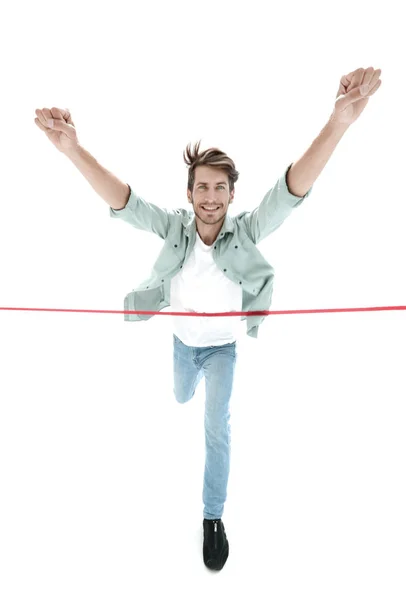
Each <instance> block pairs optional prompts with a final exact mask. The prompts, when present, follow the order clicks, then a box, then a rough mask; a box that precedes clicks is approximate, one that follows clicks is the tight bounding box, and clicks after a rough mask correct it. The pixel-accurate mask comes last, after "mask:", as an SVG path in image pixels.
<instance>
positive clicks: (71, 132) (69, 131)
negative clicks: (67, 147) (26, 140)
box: [52, 119, 75, 140]
mask: <svg viewBox="0 0 406 600" xmlns="http://www.w3.org/2000/svg"><path fill="white" fill-rule="evenodd" d="M52 130H53V131H62V132H63V133H65V134H66V135H67V136H68V138H70V139H71V140H73V139H75V128H74V127H72V125H69V124H68V123H65V121H64V119H54V123H53V127H52Z"/></svg>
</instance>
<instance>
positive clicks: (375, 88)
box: [368, 79, 382, 97]
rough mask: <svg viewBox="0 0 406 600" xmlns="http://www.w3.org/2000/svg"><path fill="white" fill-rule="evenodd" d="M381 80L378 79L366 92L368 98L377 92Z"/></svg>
mask: <svg viewBox="0 0 406 600" xmlns="http://www.w3.org/2000/svg"><path fill="white" fill-rule="evenodd" d="M381 83H382V81H381V79H378V81H377V82H376V83H375V85H374V87H373V88H372V89H371V90H370V91H369V92H368V97H369V96H372V95H373V94H375V92H376V91H377V90H379V88H380V87H381Z"/></svg>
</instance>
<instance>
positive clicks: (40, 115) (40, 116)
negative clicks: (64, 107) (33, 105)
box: [35, 108, 47, 127]
mask: <svg viewBox="0 0 406 600" xmlns="http://www.w3.org/2000/svg"><path fill="white" fill-rule="evenodd" d="M35 114H36V115H37V117H38V119H39V121H40V122H41V123H42V124H43V125H44V127H46V126H47V120H46V117H45V115H44V112H43V110H40V109H39V108H37V110H36V111H35Z"/></svg>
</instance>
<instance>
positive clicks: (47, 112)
mask: <svg viewBox="0 0 406 600" xmlns="http://www.w3.org/2000/svg"><path fill="white" fill-rule="evenodd" d="M42 114H43V115H44V117H45V126H47V124H48V123H47V121H48V119H53V117H52V113H51V111H50V110H49V108H43V109H42Z"/></svg>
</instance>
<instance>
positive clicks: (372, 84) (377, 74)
mask: <svg viewBox="0 0 406 600" xmlns="http://www.w3.org/2000/svg"><path fill="white" fill-rule="evenodd" d="M381 73H382V71H381V69H377V70H376V71H374V73H373V75H372V77H371V81H370V82H369V86H370V88H371V90H372V89H373V88H374V87H375V85H376V84H377V82H378V81H379V78H380V76H381ZM376 89H378V88H376Z"/></svg>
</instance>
